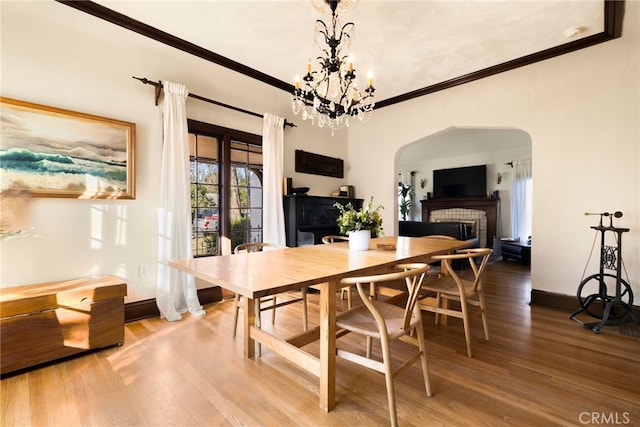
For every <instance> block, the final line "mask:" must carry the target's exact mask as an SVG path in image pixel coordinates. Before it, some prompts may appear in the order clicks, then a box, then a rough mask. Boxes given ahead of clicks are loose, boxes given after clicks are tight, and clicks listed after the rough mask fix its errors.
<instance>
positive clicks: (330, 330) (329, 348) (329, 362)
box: [320, 280, 338, 412]
mask: <svg viewBox="0 0 640 427" xmlns="http://www.w3.org/2000/svg"><path fill="white" fill-rule="evenodd" d="M337 289H338V281H337V280H331V281H329V283H325V284H323V286H322V287H321V288H320V407H321V408H322V409H324V410H325V411H327V412H328V411H330V410H331V409H333V407H334V406H335V404H336V291H337Z"/></svg>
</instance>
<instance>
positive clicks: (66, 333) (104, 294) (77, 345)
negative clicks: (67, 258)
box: [0, 276, 127, 374]
mask: <svg viewBox="0 0 640 427" xmlns="http://www.w3.org/2000/svg"><path fill="white" fill-rule="evenodd" d="M0 292H1V295H0V340H1V343H2V345H1V346H0V364H1V370H0V374H5V373H7V372H12V371H15V370H18V369H22V368H27V367H30V366H34V365H37V364H40V363H44V362H49V361H52V360H56V359H59V358H62V357H66V356H70V355H73V354H77V353H81V352H85V351H87V350H91V349H96V348H103V347H109V346H113V345H121V344H123V343H124V297H125V296H126V294H127V285H126V283H124V282H123V281H122V280H120V279H118V278H117V277H113V276H105V277H95V278H88V279H77V280H69V281H62V282H52V283H43V284H36V285H25V286H15V287H8V288H2V289H0Z"/></svg>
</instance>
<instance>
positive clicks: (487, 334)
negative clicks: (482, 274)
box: [479, 292, 489, 341]
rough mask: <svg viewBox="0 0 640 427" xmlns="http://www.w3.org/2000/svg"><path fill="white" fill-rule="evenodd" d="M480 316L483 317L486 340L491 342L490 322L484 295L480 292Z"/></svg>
mask: <svg viewBox="0 0 640 427" xmlns="http://www.w3.org/2000/svg"><path fill="white" fill-rule="evenodd" d="M479 299H480V310H482V311H481V312H480V315H481V316H482V327H483V328H484V339H485V340H486V341H489V322H487V310H486V309H485V299H484V293H482V292H480V294H479Z"/></svg>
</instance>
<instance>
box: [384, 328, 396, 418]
mask: <svg viewBox="0 0 640 427" xmlns="http://www.w3.org/2000/svg"><path fill="white" fill-rule="evenodd" d="M381 346H382V361H383V363H384V379H385V383H386V385H387V400H388V401H389V419H390V420H391V426H392V427H397V425H398V415H397V413H396V394H395V389H394V387H393V369H392V367H391V350H390V348H389V341H388V340H385V339H384V338H383V339H382V340H381Z"/></svg>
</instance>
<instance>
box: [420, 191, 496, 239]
mask: <svg viewBox="0 0 640 427" xmlns="http://www.w3.org/2000/svg"><path fill="white" fill-rule="evenodd" d="M499 202H500V199H497V198H489V197H464V198H454V199H441V198H438V199H428V200H421V203H422V220H423V221H437V220H441V221H442V220H447V221H478V226H477V230H478V237H479V239H480V246H481V247H488V248H491V247H493V239H494V238H499V237H500V236H498V203H499ZM440 211H444V212H440ZM477 211H481V212H477ZM483 223H484V224H486V225H485V226H484V227H483V225H482V224H483ZM485 227H486V229H484V230H483V228H485ZM482 232H484V240H483V238H482Z"/></svg>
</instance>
